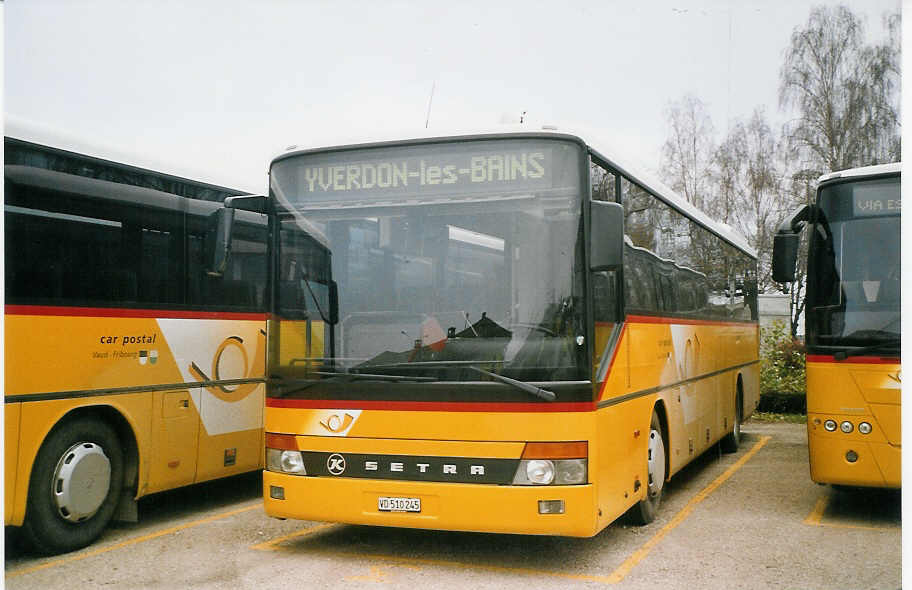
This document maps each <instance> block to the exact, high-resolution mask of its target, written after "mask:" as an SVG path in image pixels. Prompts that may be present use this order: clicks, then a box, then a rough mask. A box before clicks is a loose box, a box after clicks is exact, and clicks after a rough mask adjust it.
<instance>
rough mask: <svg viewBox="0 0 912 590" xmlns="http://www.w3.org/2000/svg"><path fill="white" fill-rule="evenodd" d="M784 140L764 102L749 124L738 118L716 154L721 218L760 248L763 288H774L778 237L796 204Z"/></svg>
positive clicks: (714, 209) (715, 205) (716, 208)
mask: <svg viewBox="0 0 912 590" xmlns="http://www.w3.org/2000/svg"><path fill="white" fill-rule="evenodd" d="M779 149H780V146H779V142H778V140H777V138H776V136H775V134H774V133H773V131H772V128H771V127H770V125H769V123H768V122H767V119H766V114H765V112H764V111H763V108H762V107H758V108H756V109H754V112H753V114H752V115H751V118H750V119H749V120H748V121H747V122H746V123H745V122H741V121H737V122H735V124H734V125H733V126H732V129H731V131H729V133H728V135H727V136H726V138H725V140H724V141H723V142H722V143H721V144H720V145H719V148H718V149H717V150H716V154H715V158H714V161H715V166H714V171H713V176H714V180H715V184H716V200H715V202H714V203H713V206H712V207H711V208H710V209H711V211H712V212H713V214H714V215H715V217H716V218H717V219H720V220H721V221H724V222H726V223H728V224H729V225H731V226H733V227H735V228H736V229H737V230H739V231H740V232H741V233H742V234H743V235H744V236H745V237H746V238H747V240H748V242H749V243H750V244H751V246H753V247H754V249H756V250H757V255H758V259H759V260H758V273H757V280H758V288H759V290H760V292H761V293H765V292H767V291H768V290H771V289H772V288H773V282H772V277H771V275H770V263H771V257H772V236H773V233H774V232H775V231H776V226H777V224H778V223H779V221H780V220H781V218H782V217H783V216H784V215H785V213H786V212H787V210H788V209H789V206H790V199H789V196H788V194H787V193H786V192H785V191H784V190H783V187H782V186H781V185H782V182H781V178H782V177H783V172H782V169H781V162H780V159H779V158H778V154H779Z"/></svg>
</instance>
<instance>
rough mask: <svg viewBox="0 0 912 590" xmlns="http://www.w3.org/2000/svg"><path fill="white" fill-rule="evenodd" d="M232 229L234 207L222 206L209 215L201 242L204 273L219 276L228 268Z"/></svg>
mask: <svg viewBox="0 0 912 590" xmlns="http://www.w3.org/2000/svg"><path fill="white" fill-rule="evenodd" d="M233 229H234V209H228V208H225V207H222V208H221V209H218V210H217V211H215V213H213V214H212V215H210V216H209V228H208V230H207V231H206V239H205V241H204V242H203V256H204V258H203V260H205V261H206V263H207V268H206V274H208V275H210V276H213V277H220V276H222V275H223V274H225V270H226V269H227V268H228V259H229V258H230V256H231V233H232V230H233Z"/></svg>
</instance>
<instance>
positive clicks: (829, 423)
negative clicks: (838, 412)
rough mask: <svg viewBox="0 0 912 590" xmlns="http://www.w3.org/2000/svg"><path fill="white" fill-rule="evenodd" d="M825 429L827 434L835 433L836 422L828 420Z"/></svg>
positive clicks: (824, 425) (824, 424)
mask: <svg viewBox="0 0 912 590" xmlns="http://www.w3.org/2000/svg"><path fill="white" fill-rule="evenodd" d="M823 427H824V428H826V430H827V432H835V430H836V421H835V420H827V421H826V422H824V423H823Z"/></svg>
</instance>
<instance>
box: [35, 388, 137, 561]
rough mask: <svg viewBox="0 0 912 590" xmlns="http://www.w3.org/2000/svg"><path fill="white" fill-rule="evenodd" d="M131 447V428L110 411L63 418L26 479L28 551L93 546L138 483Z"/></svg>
mask: <svg viewBox="0 0 912 590" xmlns="http://www.w3.org/2000/svg"><path fill="white" fill-rule="evenodd" d="M135 449H136V440H135V437H134V436H133V432H132V429H131V428H130V426H129V424H128V423H127V421H126V419H124V418H123V416H122V415H121V414H120V413H119V412H117V410H115V409H114V408H111V407H109V406H94V407H86V408H79V409H76V410H73V411H71V412H69V413H68V414H66V415H65V416H64V417H63V418H61V419H60V420H59V421H58V422H57V423H56V424H55V425H54V427H53V428H52V429H51V430H50V431H49V432H48V434H47V436H45V438H44V440H43V441H42V443H41V446H40V447H39V449H38V453H37V454H36V456H35V461H34V463H33V465H32V469H31V474H30V476H29V485H28V496H27V499H26V513H25V521H24V522H23V525H22V531H23V533H24V537H25V539H26V540H27V541H28V542H29V543H30V544H31V545H32V547H33V548H34V549H36V550H37V551H38V552H41V553H44V554H57V553H64V552H68V551H73V550H75V549H79V548H81V547H84V546H86V545H88V544H90V543H91V542H93V541H94V540H95V539H96V538H97V537H98V536H99V535H100V534H101V533H102V532H103V531H104V529H105V528H106V527H107V526H108V524H109V523H110V521H111V520H112V518H113V516H114V513H115V511H116V509H117V506H118V503H119V502H120V499H121V496H122V493H123V490H124V489H129V488H128V487H125V486H129V485H130V484H131V482H135V480H136V471H135V465H136V464H137V459H136V457H137V453H136V452H135Z"/></svg>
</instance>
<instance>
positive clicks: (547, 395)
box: [469, 366, 557, 402]
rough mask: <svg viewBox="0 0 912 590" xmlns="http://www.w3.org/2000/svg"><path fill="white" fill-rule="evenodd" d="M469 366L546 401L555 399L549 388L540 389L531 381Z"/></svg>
mask: <svg viewBox="0 0 912 590" xmlns="http://www.w3.org/2000/svg"><path fill="white" fill-rule="evenodd" d="M469 368H470V369H472V370H473V371H477V372H479V373H481V374H482V375H487V376H488V377H490V378H491V379H494V380H496V381H500V382H501V383H506V384H507V385H512V386H513V387H515V388H516V389H520V390H522V391H525V392H526V393H531V394H532V395H534V396H535V397H540V398H541V399H543V400H545V401H546V402H553V401H554V400H555V399H557V395H556V394H555V393H554V392H553V391H551V390H549V389H542V388H541V387H537V386H535V385H532V384H531V383H526V382H525V381H517V380H516V379H510V378H509V377H504V376H503V375H498V374H497V373H492V372H491V371H485V370H484V369H481V368H479V367H473V366H469Z"/></svg>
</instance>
